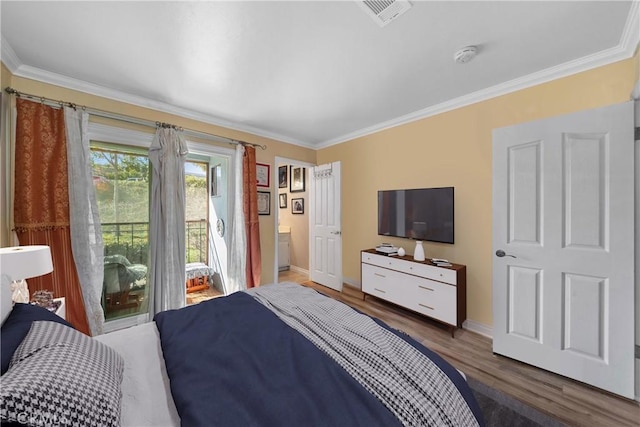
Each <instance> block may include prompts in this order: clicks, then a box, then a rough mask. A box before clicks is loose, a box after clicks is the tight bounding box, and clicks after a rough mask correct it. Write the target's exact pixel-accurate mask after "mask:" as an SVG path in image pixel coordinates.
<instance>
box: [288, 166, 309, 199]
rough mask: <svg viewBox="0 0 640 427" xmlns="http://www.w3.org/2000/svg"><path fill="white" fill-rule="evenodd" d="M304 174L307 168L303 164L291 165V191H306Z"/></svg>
mask: <svg viewBox="0 0 640 427" xmlns="http://www.w3.org/2000/svg"><path fill="white" fill-rule="evenodd" d="M304 175H305V169H304V168H303V167H302V166H291V173H290V176H289V191H290V192H292V193H298V192H301V191H304Z"/></svg>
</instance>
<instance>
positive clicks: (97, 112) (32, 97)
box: [5, 86, 267, 150]
mask: <svg viewBox="0 0 640 427" xmlns="http://www.w3.org/2000/svg"><path fill="white" fill-rule="evenodd" d="M5 92H7V93H8V94H10V95H16V96H17V97H20V98H27V99H30V100H33V101H39V102H41V103H43V104H47V105H50V106H64V105H66V106H68V107H71V108H73V109H76V108H82V109H83V110H84V111H86V112H88V113H89V114H92V115H94V116H98V117H104V118H107V119H113V120H119V121H121V122H127V123H133V124H136V125H142V126H149V127H172V128H174V129H180V130H184V133H185V134H186V135H188V136H193V137H196V138H203V139H208V140H211V141H215V142H222V143H225V142H226V143H228V144H240V145H251V146H253V147H257V148H261V149H263V150H266V149H267V146H266V145H260V144H253V143H251V142H245V141H237V140H235V139H231V138H227V137H224V136H220V135H215V134H212V133H207V132H202V131H198V130H193V129H183V128H182V127H179V126H174V125H171V124H168V123H161V122H154V121H151V120H145V119H137V118H135V117H130V116H125V115H123V114H118V113H111V112H109V111H104V110H98V109H96V108H90V107H86V106H84V105H77V104H74V103H72V102H65V101H60V100H57V99H52V98H46V97H44V96H37V95H32V94H29V93H25V92H20V91H17V90H15V89H14V88H12V87H9V86H7V88H5Z"/></svg>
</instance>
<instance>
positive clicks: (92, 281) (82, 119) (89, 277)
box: [64, 107, 104, 336]
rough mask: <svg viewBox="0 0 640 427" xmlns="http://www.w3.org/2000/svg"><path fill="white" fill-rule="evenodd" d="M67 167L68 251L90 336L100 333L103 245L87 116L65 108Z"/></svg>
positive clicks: (101, 322) (102, 321) (102, 314)
mask: <svg viewBox="0 0 640 427" xmlns="http://www.w3.org/2000/svg"><path fill="white" fill-rule="evenodd" d="M64 121H65V128H66V135H67V163H68V170H69V219H70V223H71V226H70V229H71V250H72V252H73V261H74V263H75V265H76V269H77V270H78V278H79V279H80V286H81V288H82V297H83V300H84V307H85V311H86V313H87V321H88V323H89V329H90V331H91V335H94V336H95V335H100V334H102V326H103V324H104V312H103V310H102V305H101V304H100V298H101V296H102V281H103V276H104V259H103V254H104V247H103V244H102V228H101V226H100V217H99V215H98V205H97V202H96V194H95V190H94V188H93V172H92V171H91V151H90V147H89V138H88V136H87V129H88V125H89V115H88V114H87V113H84V112H81V111H76V110H74V109H73V108H69V107H65V108H64Z"/></svg>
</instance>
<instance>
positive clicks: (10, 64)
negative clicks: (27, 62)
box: [0, 37, 22, 74]
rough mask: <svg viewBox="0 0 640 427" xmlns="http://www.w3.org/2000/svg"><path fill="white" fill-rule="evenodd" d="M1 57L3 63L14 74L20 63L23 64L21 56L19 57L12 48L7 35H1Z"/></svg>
mask: <svg viewBox="0 0 640 427" xmlns="http://www.w3.org/2000/svg"><path fill="white" fill-rule="evenodd" d="M0 58H2V63H3V64H4V65H5V66H6V67H7V68H8V69H9V71H11V73H12V74H15V73H16V70H17V69H18V67H20V64H22V62H21V61H20V58H18V55H16V52H15V51H14V50H13V48H11V46H10V45H9V42H7V39H6V38H5V37H0Z"/></svg>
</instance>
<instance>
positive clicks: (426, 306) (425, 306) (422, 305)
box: [418, 303, 435, 310]
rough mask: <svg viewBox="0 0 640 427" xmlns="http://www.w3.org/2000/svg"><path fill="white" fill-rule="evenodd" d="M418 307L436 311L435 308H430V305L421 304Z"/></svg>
mask: <svg viewBox="0 0 640 427" xmlns="http://www.w3.org/2000/svg"><path fill="white" fill-rule="evenodd" d="M418 305H419V306H420V307H424V308H428V309H429V310H435V308H433V307H429V306H428V305H424V304H420V303H418Z"/></svg>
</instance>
